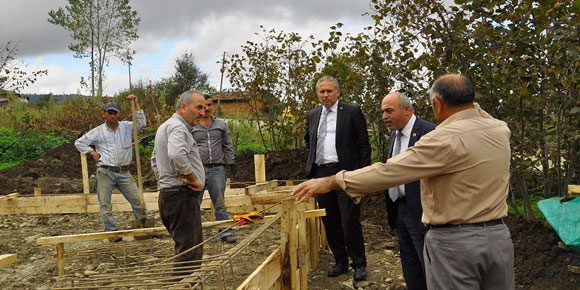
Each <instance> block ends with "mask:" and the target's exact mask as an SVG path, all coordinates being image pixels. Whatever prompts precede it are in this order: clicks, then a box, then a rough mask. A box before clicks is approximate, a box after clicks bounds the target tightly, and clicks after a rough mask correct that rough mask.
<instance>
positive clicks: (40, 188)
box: [34, 187, 42, 196]
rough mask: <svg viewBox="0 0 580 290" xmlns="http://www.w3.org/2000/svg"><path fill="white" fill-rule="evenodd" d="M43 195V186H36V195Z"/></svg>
mask: <svg viewBox="0 0 580 290" xmlns="http://www.w3.org/2000/svg"><path fill="white" fill-rule="evenodd" d="M41 195H42V187H35V188H34V196H41Z"/></svg>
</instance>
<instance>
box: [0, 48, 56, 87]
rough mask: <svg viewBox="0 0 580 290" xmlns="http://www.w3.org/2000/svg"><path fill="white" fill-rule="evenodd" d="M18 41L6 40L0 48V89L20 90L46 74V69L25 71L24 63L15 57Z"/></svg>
mask: <svg viewBox="0 0 580 290" xmlns="http://www.w3.org/2000/svg"><path fill="white" fill-rule="evenodd" d="M17 52H18V43H12V42H10V41H9V42H7V43H6V45H4V49H0V89H10V90H14V91H17V92H18V91H20V90H21V89H23V88H25V87H27V86H29V85H31V84H33V83H34V82H35V81H36V79H37V78H38V77H40V76H42V75H46V74H47V72H48V71H47V70H39V71H33V72H30V73H27V72H25V71H24V67H26V64H25V63H24V62H22V61H21V60H19V59H17V58H16V56H15V55H16V53H17Z"/></svg>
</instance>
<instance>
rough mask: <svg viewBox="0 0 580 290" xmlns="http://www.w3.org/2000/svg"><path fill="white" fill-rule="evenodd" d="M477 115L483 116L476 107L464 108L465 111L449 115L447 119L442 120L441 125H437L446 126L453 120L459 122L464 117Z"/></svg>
mask: <svg viewBox="0 0 580 290" xmlns="http://www.w3.org/2000/svg"><path fill="white" fill-rule="evenodd" d="M475 117H481V115H480V114H479V112H477V110H476V109H475V108H473V109H467V110H463V111H460V112H457V113H455V114H453V115H451V116H449V117H448V118H447V119H445V121H443V122H441V123H440V124H439V126H437V127H445V126H447V125H449V124H451V123H453V122H457V121H460V120H463V119H468V118H475Z"/></svg>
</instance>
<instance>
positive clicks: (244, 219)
mask: <svg viewBox="0 0 580 290" xmlns="http://www.w3.org/2000/svg"><path fill="white" fill-rule="evenodd" d="M253 218H260V219H261V218H264V214H262V213H259V212H257V211H253V212H251V213H247V214H241V215H235V216H234V220H235V221H239V220H241V222H240V225H245V224H248V223H252V222H254V221H253V220H252V219H253Z"/></svg>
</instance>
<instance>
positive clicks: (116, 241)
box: [109, 237, 123, 243]
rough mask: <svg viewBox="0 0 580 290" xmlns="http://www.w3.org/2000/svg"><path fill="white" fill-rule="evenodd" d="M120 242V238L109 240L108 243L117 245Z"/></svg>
mask: <svg viewBox="0 0 580 290" xmlns="http://www.w3.org/2000/svg"><path fill="white" fill-rule="evenodd" d="M122 240H123V238H122V237H116V238H109V242H111V243H118V242H120V241H122Z"/></svg>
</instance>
